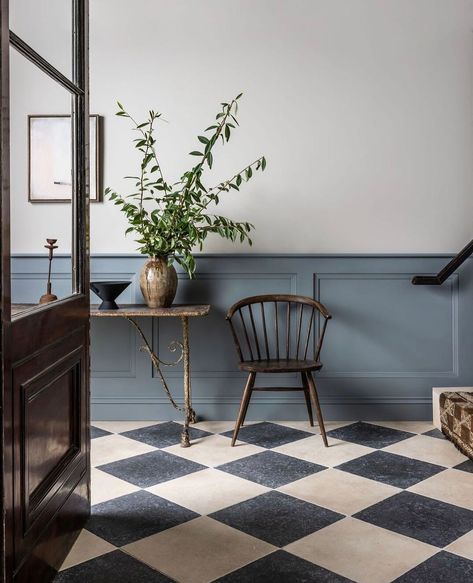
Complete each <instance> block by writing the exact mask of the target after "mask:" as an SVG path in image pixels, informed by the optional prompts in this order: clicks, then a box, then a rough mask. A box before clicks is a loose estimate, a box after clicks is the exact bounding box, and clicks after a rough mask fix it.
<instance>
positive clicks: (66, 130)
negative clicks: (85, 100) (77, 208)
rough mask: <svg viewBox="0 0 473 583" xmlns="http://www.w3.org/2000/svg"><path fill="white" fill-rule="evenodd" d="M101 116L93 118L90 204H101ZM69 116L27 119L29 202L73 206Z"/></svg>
mask: <svg viewBox="0 0 473 583" xmlns="http://www.w3.org/2000/svg"><path fill="white" fill-rule="evenodd" d="M100 125H101V124H100V116H99V115H91V116H90V201H91V202H100V201H101V200H102V196H101V194H102V192H101V191H102V188H101V173H100V160H101V155H100V154H101V153H100ZM71 144H72V137H71V116H70V115H29V116H28V166H29V167H28V200H29V201H30V202H70V201H71V197H72V151H71Z"/></svg>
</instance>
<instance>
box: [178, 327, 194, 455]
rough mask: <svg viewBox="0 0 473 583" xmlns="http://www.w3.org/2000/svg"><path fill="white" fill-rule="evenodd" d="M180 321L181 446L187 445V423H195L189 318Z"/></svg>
mask: <svg viewBox="0 0 473 583" xmlns="http://www.w3.org/2000/svg"><path fill="white" fill-rule="evenodd" d="M181 322H182V354H183V359H184V407H185V415H186V417H185V420H184V428H183V430H182V434H181V447H189V446H190V440H189V425H190V424H191V423H195V421H196V415H195V411H194V409H193V408H192V394H191V377H190V356H189V318H187V316H183V317H182V318H181Z"/></svg>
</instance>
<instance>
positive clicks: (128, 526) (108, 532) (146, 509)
mask: <svg viewBox="0 0 473 583" xmlns="http://www.w3.org/2000/svg"><path fill="white" fill-rule="evenodd" d="M198 516H199V515H198V514H196V513H195V512H192V511H191V510H188V509H187V508H183V507H182V506H179V505H178V504H174V503H173V502H170V501H169V500H165V499H164V498H160V497H159V496H154V495H153V494H151V493H149V492H145V491H143V490H140V491H138V492H134V493H132V494H127V495H126V496H120V498H114V499H113V500H109V501H108V502H102V503H101V504H96V505H95V506H93V507H92V516H91V517H90V519H89V521H88V522H87V525H86V528H87V530H90V532H93V533H94V534H96V535H97V536H100V537H101V538H103V539H105V540H106V541H108V542H110V543H112V544H113V545H115V546H117V547H120V546H123V545H126V544H129V543H132V542H134V541H137V540H139V539H142V538H145V537H147V536H150V535H152V534H156V533H157V532H161V531H163V530H166V529H168V528H171V527H173V526H177V525H178V524H182V523H183V522H187V521H189V520H192V519H193V518H197V517H198Z"/></svg>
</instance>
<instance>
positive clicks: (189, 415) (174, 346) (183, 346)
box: [126, 316, 196, 447]
mask: <svg viewBox="0 0 473 583" xmlns="http://www.w3.org/2000/svg"><path fill="white" fill-rule="evenodd" d="M126 319H127V320H128V321H129V322H130V324H132V326H133V327H134V328H135V329H136V331H137V332H138V334H139V335H140V337H141V339H142V340H143V346H142V347H141V348H140V350H142V351H143V352H146V353H147V354H148V355H149V357H150V359H151V362H152V363H153V366H154V368H155V370H156V372H157V373H158V376H159V378H160V380H161V384H162V385H163V388H164V391H165V392H166V395H167V397H168V399H169V401H170V402H171V405H172V406H173V407H174V409H176V410H177V411H180V412H181V413H184V416H185V417H184V427H183V429H182V433H181V446H182V447H189V446H190V440H189V425H190V424H191V423H195V421H196V414H195V411H194V409H193V408H192V399H191V379H190V357H189V319H188V318H187V316H182V317H181V323H182V342H178V341H174V342H171V344H170V349H171V351H172V352H175V351H176V350H178V349H180V350H181V355H180V356H179V358H178V359H177V360H175V361H174V362H166V361H164V360H161V359H160V358H159V357H158V356H157V354H155V353H154V352H153V350H152V348H151V345H150V343H149V342H148V340H147V339H146V336H145V335H144V332H143V330H142V329H141V328H140V326H139V325H138V323H137V322H136V321H135V320H134V319H133V318H131V317H129V316H126ZM181 361H183V363H184V408H182V407H179V405H178V404H177V403H176V401H175V400H174V398H173V396H172V395H171V391H170V390H169V386H168V384H167V382H166V379H165V377H164V374H163V371H162V370H161V366H176V365H177V364H179V363H180V362H181Z"/></svg>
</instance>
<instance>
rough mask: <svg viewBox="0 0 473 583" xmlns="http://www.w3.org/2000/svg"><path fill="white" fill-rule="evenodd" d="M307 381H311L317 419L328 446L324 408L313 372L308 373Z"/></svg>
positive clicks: (310, 385) (310, 387) (310, 386)
mask: <svg viewBox="0 0 473 583" xmlns="http://www.w3.org/2000/svg"><path fill="white" fill-rule="evenodd" d="M306 378H307V382H308V383H309V389H310V393H311V395H312V400H313V401H314V405H315V412H316V413H317V420H318V422H319V427H320V432H321V433H322V439H323V440H324V445H325V447H328V441H327V434H326V433H325V425H324V420H323V417H322V410H321V408H320V403H319V396H318V395H317V387H316V386H315V382H314V378H313V377H312V373H311V372H308V373H307V374H306Z"/></svg>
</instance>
